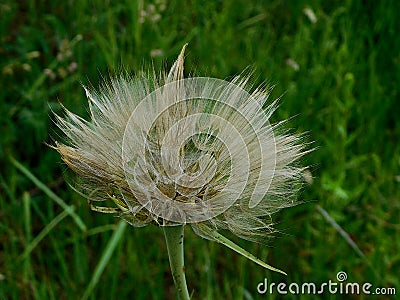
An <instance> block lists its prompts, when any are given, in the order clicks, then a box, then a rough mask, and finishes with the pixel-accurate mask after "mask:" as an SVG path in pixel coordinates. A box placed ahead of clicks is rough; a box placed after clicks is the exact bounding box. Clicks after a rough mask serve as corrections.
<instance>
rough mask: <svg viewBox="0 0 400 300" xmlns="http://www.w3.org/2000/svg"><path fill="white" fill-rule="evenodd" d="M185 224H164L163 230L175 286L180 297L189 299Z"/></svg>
mask: <svg viewBox="0 0 400 300" xmlns="http://www.w3.org/2000/svg"><path fill="white" fill-rule="evenodd" d="M183 226H184V225H178V226H164V227H163V230H164V235H165V241H166V243H167V249H168V257H169V264H170V266H171V271H172V277H173V278H174V283H175V288H176V289H177V290H178V295H179V299H181V300H189V299H190V297H189V292H188V288H187V285H186V277H185V265H184V257H183V254H184V253H183Z"/></svg>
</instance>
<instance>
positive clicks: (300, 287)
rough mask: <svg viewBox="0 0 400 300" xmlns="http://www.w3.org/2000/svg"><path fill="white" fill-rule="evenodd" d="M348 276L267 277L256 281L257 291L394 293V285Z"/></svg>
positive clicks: (310, 293)
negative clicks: (311, 278) (324, 278)
mask: <svg viewBox="0 0 400 300" xmlns="http://www.w3.org/2000/svg"><path fill="white" fill-rule="evenodd" d="M347 279H348V276H347V273H346V272H344V271H340V272H338V273H337V274H336V281H332V280H331V279H329V280H328V281H327V282H323V283H321V284H317V283H314V282H304V283H296V282H292V283H289V284H288V283H285V282H280V283H275V282H271V283H269V282H268V279H267V278H264V281H262V282H260V283H258V285H257V292H258V293H259V294H280V295H286V294H292V295H317V294H332V295H336V294H338V295H396V288H394V287H374V286H373V284H371V283H369V282H364V283H358V282H347Z"/></svg>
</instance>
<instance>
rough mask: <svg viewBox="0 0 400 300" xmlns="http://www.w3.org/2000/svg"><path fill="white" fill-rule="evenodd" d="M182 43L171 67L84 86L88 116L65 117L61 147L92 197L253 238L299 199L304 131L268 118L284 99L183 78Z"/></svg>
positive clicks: (118, 208) (144, 218)
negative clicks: (164, 71) (294, 131)
mask: <svg viewBox="0 0 400 300" xmlns="http://www.w3.org/2000/svg"><path fill="white" fill-rule="evenodd" d="M184 50H185V47H184V48H183V49H182V52H181V54H180V55H179V57H178V59H177V61H176V62H175V64H174V65H173V66H172V68H171V70H170V72H169V73H168V74H166V75H162V76H160V78H158V77H156V76H154V75H140V76H136V77H133V78H131V77H128V76H120V77H118V78H113V79H111V80H110V81H109V82H108V83H104V84H103V85H102V87H101V88H100V89H99V91H95V90H93V89H91V90H89V89H88V88H85V90H86V95H87V98H88V100H89V107H90V121H87V120H85V119H83V118H81V117H79V116H77V115H75V114H73V113H71V112H69V111H68V110H65V111H66V116H65V117H59V116H57V124H58V126H59V127H60V128H61V129H62V131H63V132H64V133H65V135H66V137H67V142H66V143H65V144H62V143H58V142H56V144H55V146H54V148H55V149H56V150H57V151H58V152H59V153H60V154H61V156H62V159H63V161H64V162H65V163H66V164H67V166H68V167H70V168H71V169H72V170H73V171H74V172H75V173H76V174H77V175H78V176H79V177H80V178H81V183H80V184H79V187H78V188H79V191H80V192H82V193H83V194H84V195H85V196H86V197H87V198H88V199H89V201H90V203H92V202H93V201H107V200H110V201H112V202H113V203H114V205H113V207H107V206H104V205H103V206H94V205H92V208H93V209H94V210H97V211H101V212H116V213H119V215H120V216H121V217H122V218H124V219H125V220H126V221H127V222H129V223H130V224H132V225H134V226H144V225H146V224H149V223H152V222H153V223H157V224H160V225H172V224H177V223H178V224H182V223H183V224H184V223H188V224H190V225H191V226H192V227H193V228H194V230H195V232H196V233H198V234H199V235H201V236H203V237H207V238H211V236H210V234H209V232H210V229H212V230H214V229H229V230H230V231H232V232H233V233H234V234H236V235H238V236H240V237H242V238H246V239H250V240H255V239H258V238H259V237H261V236H265V235H267V234H269V233H270V232H271V231H272V230H273V229H272V221H271V218H270V217H271V214H273V213H274V212H276V211H278V210H279V209H281V208H283V207H287V206H291V205H293V204H294V203H295V202H294V201H295V195H296V192H297V191H298V189H299V188H300V186H301V178H302V173H303V171H304V168H301V167H298V166H297V162H298V160H299V158H300V157H302V156H303V155H304V153H305V150H304V144H303V143H302V137H301V136H299V135H292V134H289V133H287V131H284V130H283V125H284V123H285V122H280V123H278V124H270V123H269V119H270V117H271V115H272V113H273V112H274V110H275V109H276V108H277V103H276V101H275V102H273V103H272V104H267V100H268V95H269V91H268V90H264V89H263V88H257V89H255V90H254V91H252V92H251V93H249V92H248V80H249V78H248V76H238V77H236V78H234V79H233V80H232V81H229V82H228V81H223V80H218V79H215V78H204V77H201V78H200V77H194V78H186V79H184V77H183V62H184Z"/></svg>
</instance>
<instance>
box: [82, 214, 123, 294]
mask: <svg viewBox="0 0 400 300" xmlns="http://www.w3.org/2000/svg"><path fill="white" fill-rule="evenodd" d="M127 225H128V223H126V222H125V221H121V222H119V224H118V226H117V228H116V229H115V231H114V233H113V235H112V236H111V238H110V240H109V241H108V243H107V245H106V247H105V249H104V251H103V254H102V255H101V258H100V261H99V262H98V264H97V266H96V269H95V270H94V273H93V276H92V279H91V280H90V282H89V285H88V286H87V288H86V290H85V292H84V294H83V296H82V300H86V299H88V298H89V296H90V294H91V293H92V292H93V289H94V288H95V287H96V285H97V283H98V282H99V279H100V276H101V274H102V273H103V271H104V269H105V267H106V266H107V264H108V262H109V261H110V259H111V256H112V254H113V252H114V250H115V247H116V246H117V245H118V242H119V241H120V240H121V238H122V236H123V234H124V231H125V228H126V226H127Z"/></svg>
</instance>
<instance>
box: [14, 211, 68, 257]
mask: <svg viewBox="0 0 400 300" xmlns="http://www.w3.org/2000/svg"><path fill="white" fill-rule="evenodd" d="M71 209H72V208H71ZM67 216H68V212H67V211H66V210H64V211H63V212H61V213H60V214H59V215H57V216H56V217H55V218H54V219H53V220H52V221H51V222H50V223H49V224H47V225H46V227H44V228H43V230H42V231H41V232H40V233H39V234H38V235H37V236H36V237H35V238H34V239H33V240H32V242H31V243H29V245H28V246H27V247H26V248H25V251H24V253H23V254H22V256H21V259H25V258H26V257H27V256H28V255H29V254H30V253H31V252H32V250H33V249H35V247H36V246H37V245H38V244H39V243H40V241H41V240H43V238H44V237H45V236H46V235H47V234H48V233H49V232H50V231H51V230H52V229H53V228H54V227H55V226H56V225H57V224H58V223H60V222H61V221H62V220H63V219H64V218H65V217H67Z"/></svg>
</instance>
